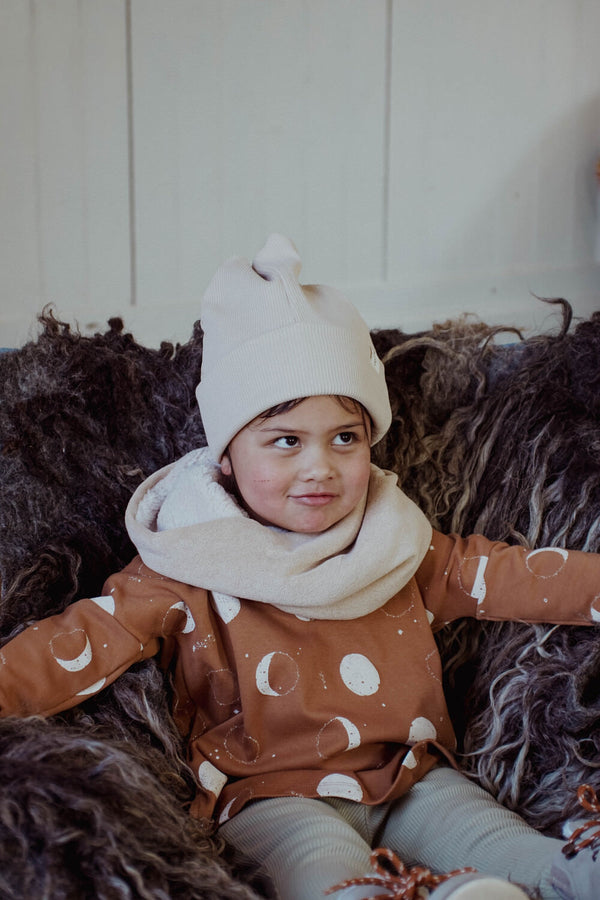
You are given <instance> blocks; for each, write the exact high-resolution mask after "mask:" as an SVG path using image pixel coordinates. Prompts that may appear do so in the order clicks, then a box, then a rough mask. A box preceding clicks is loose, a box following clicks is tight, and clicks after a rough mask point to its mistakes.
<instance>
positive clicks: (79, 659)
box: [50, 629, 92, 672]
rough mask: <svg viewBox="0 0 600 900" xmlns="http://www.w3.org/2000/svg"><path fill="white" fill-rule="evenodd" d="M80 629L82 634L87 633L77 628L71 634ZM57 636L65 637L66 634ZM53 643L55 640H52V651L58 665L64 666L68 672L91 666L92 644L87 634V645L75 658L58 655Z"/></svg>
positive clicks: (79, 670)
mask: <svg viewBox="0 0 600 900" xmlns="http://www.w3.org/2000/svg"><path fill="white" fill-rule="evenodd" d="M78 631H79V632H81V633H82V634H85V632H83V631H82V629H76V630H75V631H73V632H71V634H76V633H77V632H78ZM56 637H57V638H64V634H59V635H57V636H56ZM52 644H53V641H51V642H50V652H51V653H52V656H53V657H54V659H55V660H56V662H57V663H58V665H59V666H62V668H63V669H66V671H67V672H81V671H82V669H85V668H86V666H89V664H90V663H91V661H92V645H91V644H90V639H89V637H88V636H87V634H86V635H85V647H84V648H83V650H82V651H81V653H80V654H79V655H78V656H75V657H73V659H63V658H62V657H60V656H57V655H56V653H55V652H54V648H53V646H52Z"/></svg>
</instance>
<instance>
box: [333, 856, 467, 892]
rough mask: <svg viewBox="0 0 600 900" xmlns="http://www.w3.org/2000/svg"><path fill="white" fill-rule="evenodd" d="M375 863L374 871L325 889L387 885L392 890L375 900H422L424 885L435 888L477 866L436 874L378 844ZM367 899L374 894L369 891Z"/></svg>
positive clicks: (373, 865)
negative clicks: (411, 863) (406, 864)
mask: <svg viewBox="0 0 600 900" xmlns="http://www.w3.org/2000/svg"><path fill="white" fill-rule="evenodd" d="M370 862H371V866H372V867H373V869H374V872H373V874H372V875H364V876H362V877H361V878H349V879H348V880H347V881H342V882H341V883H340V884H336V885H335V886H334V887H332V888H329V890H328V891H325V893H326V894H333V893H334V892H335V891H341V890H343V888H347V887H351V886H353V885H365V887H366V886H367V885H373V886H375V885H376V886H377V887H384V888H386V889H387V890H388V893H387V894H378V895H377V897H376V898H373V900H419V898H420V897H422V894H421V893H419V891H420V889H421V888H427V889H428V890H431V889H432V888H435V887H437V886H438V884H442V882H444V881H447V880H448V879H449V878H454V877H455V875H464V874H465V873H466V872H475V871H476V870H475V869H470V868H465V869H456V870H455V871H454V872H448V874H447V875H434V874H433V872H431V871H430V870H429V869H427V868H425V866H412V867H411V868H408V867H407V866H405V865H404V863H403V862H402V860H401V859H399V858H398V857H397V856H396V854H395V853H394V852H393V851H392V850H386V849H385V848H382V847H380V848H378V849H377V850H373V852H372V853H371V857H370ZM365 900H370V897H369V896H368V895H367V894H366V893H365Z"/></svg>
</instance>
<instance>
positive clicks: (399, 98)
mask: <svg viewBox="0 0 600 900" xmlns="http://www.w3.org/2000/svg"><path fill="white" fill-rule="evenodd" d="M393 21H394V35H393V73H392V135H391V154H390V155H391V179H390V182H391V188H390V210H391V218H390V237H389V255H390V269H389V272H390V279H391V280H392V281H401V280H403V279H406V278H407V277H408V278H409V279H411V280H413V281H414V282H415V283H417V284H418V283H419V281H424V280H427V279H438V280H439V279H443V278H444V277H448V276H451V277H452V276H456V275H461V276H465V277H468V276H469V275H472V274H474V275H479V274H480V273H482V272H490V273H493V275H492V278H493V277H496V276H497V273H498V272H502V271H504V272H506V273H508V274H510V273H511V272H514V271H519V270H525V269H532V270H535V269H544V268H546V267H556V268H560V267H567V266H573V265H574V264H577V263H579V262H586V261H587V262H590V261H591V247H592V244H593V238H594V232H595V224H596V223H595V216H594V211H593V198H594V193H595V182H594V165H595V155H596V154H597V153H598V150H599V149H600V145H599V142H598V138H600V119H599V117H598V111H599V106H598V97H599V92H600V56H599V54H598V52H597V48H596V47H594V46H593V45H592V42H591V38H590V35H591V34H595V35H596V36H597V34H598V29H599V27H600V6H598V4H595V3H592V2H588V3H573V2H570V0H531V2H529V3H526V4H524V3H522V2H521V0H506V2H504V3H502V4H493V3H481V2H479V0H460V2H454V3H445V2H441V0H422V2H420V3H418V4H413V3H410V2H406V0H394V20H393ZM406 122H410V123H411V127H410V128H407V127H406Z"/></svg>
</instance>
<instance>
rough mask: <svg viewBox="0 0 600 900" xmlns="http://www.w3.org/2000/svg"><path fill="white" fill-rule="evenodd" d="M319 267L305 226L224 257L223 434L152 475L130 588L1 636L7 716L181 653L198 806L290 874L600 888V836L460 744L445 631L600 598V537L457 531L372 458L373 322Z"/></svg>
mask: <svg viewBox="0 0 600 900" xmlns="http://www.w3.org/2000/svg"><path fill="white" fill-rule="evenodd" d="M299 272H300V259H299V257H298V255H297V253H296V250H295V248H294V247H293V245H292V244H291V243H290V242H289V241H288V240H287V239H285V238H283V237H281V236H279V235H272V236H271V237H270V238H269V240H268V241H267V243H266V245H265V247H264V248H263V249H262V250H261V252H260V253H259V254H257V256H256V257H255V259H254V262H253V264H252V265H250V263H248V262H247V261H245V260H242V259H237V258H235V259H231V260H229V261H227V262H226V263H225V264H224V265H223V266H222V267H221V268H220V269H219V270H218V271H217V273H216V275H215V278H214V279H213V281H212V283H211V284H210V286H209V288H208V290H207V293H206V295H205V298H204V302H203V307H202V323H203V327H204V332H205V337H204V350H203V363H202V378H201V382H200V384H199V386H198V390H197V396H198V401H199V404H200V409H201V413H202V418H203V423H204V426H205V430H206V436H207V441H208V447H207V448H202V449H199V450H195V451H192V452H191V453H189V454H187V455H186V456H185V457H183V459H181V460H179V461H178V462H176V463H174V464H173V465H171V466H167V467H166V468H165V469H162V470H161V471H159V472H157V473H155V474H154V475H152V476H151V477H150V478H148V479H147V480H146V481H145V482H144V484H142V485H141V486H140V487H139V488H138V490H137V491H136V492H135V494H134V495H133V497H132V499H131V501H130V504H129V506H128V509H127V514H126V522H127V527H128V530H129V533H130V536H131V538H132V540H133V542H134V543H135V545H136V547H137V549H138V551H139V556H138V557H136V559H134V560H133V562H132V563H131V564H130V565H129V566H128V567H127V568H126V569H125V570H124V571H123V572H121V573H119V574H118V575H115V576H113V577H111V578H110V579H109V580H108V582H107V584H106V587H105V595H104V596H102V597H96V598H93V599H84V600H80V601H78V602H77V603H74V604H72V605H71V606H70V607H68V608H67V609H66V610H65V612H64V613H62V614H61V615H59V616H54V617H51V618H48V619H45V620H42V621H40V622H37V623H35V624H34V625H32V626H30V627H29V628H28V629H27V630H25V631H24V632H22V633H21V634H20V635H18V636H17V637H15V638H14V639H13V640H12V641H10V642H9V643H8V644H6V645H5V646H4V648H3V649H2V650H1V651H0V715H15V714H16V715H28V714H41V715H45V716H49V715H52V714H53V713H56V712H58V711H60V710H64V709H66V708H68V707H70V706H74V705H76V704H77V703H79V702H80V701H82V700H83V699H84V698H85V697H88V696H90V695H91V694H94V693H97V692H98V691H100V690H101V689H102V688H103V686H104V685H105V684H108V683H109V682H111V681H114V680H115V679H116V678H117V677H118V676H119V675H120V674H121V673H122V672H124V671H125V670H126V669H127V668H128V667H129V666H131V665H132V664H133V663H134V662H136V661H138V660H140V659H144V658H147V657H150V656H154V655H155V654H160V661H161V664H162V666H163V667H164V669H165V670H166V671H168V672H169V673H170V676H171V679H172V684H173V715H174V717H175V720H176V722H177V725H178V727H179V729H180V730H181V732H182V734H183V735H184V736H185V738H186V740H187V744H188V748H189V762H190V766H191V768H192V769H193V771H194V773H195V774H196V776H197V780H198V791H197V796H196V799H195V802H194V804H193V807H192V814H193V815H195V816H197V817H199V818H200V819H204V820H206V822H207V825H209V824H210V823H214V826H215V827H218V828H219V830H220V833H221V835H222V836H223V837H224V839H225V840H226V841H227V842H228V843H229V844H230V845H231V847H232V848H233V849H234V851H235V853H236V856H237V859H238V860H239V861H240V862H244V863H251V864H253V865H254V866H255V868H256V869H257V870H258V871H259V872H260V873H261V875H262V876H263V877H264V879H265V884H267V885H268V889H269V891H270V892H271V894H270V895H274V896H277V897H280V898H282V900H304V898H306V900H314V898H318V897H325V896H326V895H330V896H332V897H335V898H338V900H342V898H343V900H354V898H356V900H361V898H365V897H371V896H388V897H396V898H406V900H411V898H414V897H417V896H419V897H422V896H426V895H428V896H430V897H431V898H432V900H434V898H435V900H444V898H452V900H468V898H475V897H483V898H486V900H511V898H515V900H516V898H522V897H524V896H526V895H525V894H524V893H523V891H522V890H521V889H520V888H519V887H517V886H516V884H521V885H524V886H526V888H527V889H531V890H535V889H539V891H540V892H541V896H543V897H544V898H551V897H562V898H567V900H575V898H577V900H593V898H596V897H597V896H599V895H600V863H596V860H595V850H594V846H593V844H592V845H591V846H589V847H585V848H581V847H580V846H579V844H577V842H576V840H573V841H572V842H571V843H570V844H569V846H568V848H567V849H568V852H569V853H570V855H569V856H567V855H566V854H565V853H564V852H563V845H562V842H560V841H558V840H555V839H552V838H548V837H545V836H543V835H541V834H539V833H538V832H536V831H535V830H533V829H532V828H530V827H529V826H528V825H527V824H526V823H525V822H524V821H523V820H521V819H520V818H519V817H518V816H517V815H515V814H514V813H512V812H510V811H508V810H506V809H504V808H503V807H502V806H500V805H499V804H497V803H496V802H495V801H494V800H493V798H492V797H491V796H490V795H489V794H487V793H486V792H485V791H483V790H482V789H481V788H479V787H478V786H477V785H476V784H474V783H473V782H471V781H469V780H468V779H467V778H466V777H464V776H463V775H461V774H460V773H459V772H458V771H457V770H456V768H455V767H454V764H453V756H452V754H453V750H454V748H455V738H454V734H453V730H452V725H451V722H450V719H449V716H448V711H447V708H446V704H445V700H444V696H443V691H442V681H441V662H440V658H439V655H438V652H437V649H436V644H435V641H434V637H433V632H434V630H435V629H436V628H439V627H441V626H442V625H443V624H445V623H446V622H448V621H451V620H453V619H456V618H458V617H461V616H476V617H480V618H489V619H510V618H518V619H520V620H525V621H529V622H554V623H569V624H583V623H592V622H594V621H597V620H598V618H599V617H600V603H599V602H598V596H599V589H598V582H599V581H600V559H599V558H598V557H597V556H596V555H593V554H586V553H581V552H575V551H569V552H567V551H565V550H557V549H556V548H550V549H542V550H534V551H532V552H528V551H526V550H524V549H522V548H520V547H510V546H508V545H506V544H503V543H492V542H490V541H487V540H486V539H485V538H483V537H480V536H474V537H470V538H468V539H461V538H459V537H457V536H451V537H445V536H443V535H441V534H439V533H437V532H432V529H431V527H430V525H429V523H428V522H427V521H426V519H425V517H424V516H423V515H422V513H421V512H420V511H419V510H418V509H417V507H416V506H415V505H414V504H413V503H412V502H411V501H410V500H409V499H408V498H407V497H406V496H405V495H404V494H403V493H402V492H401V491H400V489H399V488H398V486H397V483H396V477H395V476H394V475H392V474H391V473H389V472H383V471H381V470H379V469H377V468H376V467H374V466H373V465H371V463H370V447H371V446H372V445H373V444H374V443H376V442H377V441H378V440H379V439H380V438H381V437H383V435H384V434H385V432H386V430H387V429H388V427H389V425H390V421H391V411H390V406H389V400H388V395H387V390H386V384H385V378H384V372H383V366H382V364H381V362H380V360H379V359H378V358H377V355H376V353H375V350H374V348H373V345H372V342H371V339H370V335H369V331H368V329H367V326H366V325H365V323H364V322H363V321H362V319H361V318H360V316H359V315H358V313H357V312H356V310H355V309H354V308H353V307H352V306H351V305H350V304H349V303H348V301H346V300H345V299H344V298H343V297H341V296H340V295H339V294H338V293H337V292H336V291H334V290H333V289H331V288H328V287H323V286H303V285H301V284H300V283H299V280H298V278H299ZM380 846H383V847H386V848H388V849H387V850H385V851H377V852H376V853H375V855H374V856H372V854H371V851H372V849H373V848H374V847H375V848H376V847H380ZM395 854H398V857H396V855H395ZM401 860H402V861H401ZM371 863H374V864H375V869H376V870H375V871H374V872H373V871H372V870H371ZM417 863H418V864H419V865H418V866H417V865H415V866H414V867H413V868H412V869H408V868H406V867H405V865H408V864H410V865H412V864H417ZM425 866H427V867H429V868H424V867H425ZM467 867H474V868H475V869H476V870H477V873H476V872H473V871H466V869H467ZM430 870H431V871H430ZM432 871H433V872H437V873H440V874H438V875H433V874H432ZM443 873H447V874H443ZM511 882H512V883H511ZM427 891H430V893H429V894H427Z"/></svg>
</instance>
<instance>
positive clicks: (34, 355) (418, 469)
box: [0, 303, 600, 900]
mask: <svg viewBox="0 0 600 900" xmlns="http://www.w3.org/2000/svg"><path fill="white" fill-rule="evenodd" d="M559 312H560V313H562V315H559V317H558V326H557V328H556V330H555V331H554V332H553V333H551V334H547V335H543V336H540V337H536V338H530V339H529V340H526V341H521V340H520V339H519V337H518V335H513V336H512V338H513V339H514V341H515V343H513V344H510V345H501V344H499V343H498V342H497V333H498V332H499V331H502V329H498V328H493V327H489V326H487V325H485V324H482V323H478V322H471V321H469V320H460V321H454V322H448V323H446V324H444V325H439V326H436V327H435V328H434V329H432V330H431V331H429V332H426V333H423V334H419V335H408V334H405V333H403V332H401V331H393V330H385V331H379V332H375V333H374V335H373V337H374V340H375V343H376V345H377V348H378V350H379V352H380V354H381V355H382V356H383V357H384V358H385V361H386V371H387V376H388V385H389V389H390V396H391V399H392V407H393V412H394V421H393V425H392V428H391V430H390V433H389V434H388V436H387V437H386V438H385V440H384V441H383V442H382V443H381V444H380V445H379V446H378V447H377V448H376V460H375V461H376V462H377V463H378V464H380V465H383V466H385V467H387V468H392V469H394V470H395V471H397V472H398V474H399V476H400V480H401V483H402V484H403V487H404V489H405V490H406V491H407V493H408V494H409V495H411V496H412V497H413V498H414V499H415V500H416V501H417V502H418V503H419V504H420V505H421V507H422V508H423V510H424V511H425V513H426V514H427V515H428V516H429V517H430V519H431V521H432V523H433V524H434V525H435V526H436V527H438V528H440V529H441V530H443V531H458V532H461V533H463V534H466V533H468V532H472V531H480V532H482V533H484V534H486V535H487V536H488V537H491V538H497V539H503V540H509V541H512V542H520V543H527V544H529V545H531V546H541V545H544V544H555V545H561V546H566V547H571V548H578V549H586V550H594V551H595V550H600V390H599V382H600V314H599V315H594V316H592V318H591V319H590V320H587V321H582V322H579V323H577V324H576V325H575V326H574V327H573V325H572V323H571V314H570V308H569V307H568V304H566V303H562V305H561V307H560V310H559ZM41 325H42V330H41V333H40V335H39V337H38V338H37V340H35V341H33V342H31V343H29V344H27V345H26V346H25V347H23V348H21V349H19V350H17V351H13V352H10V353H6V354H0V385H1V387H0V398H1V401H0V445H1V448H2V452H1V454H0V477H1V478H2V484H3V491H2V493H1V495H0V531H1V534H2V540H1V541H0V578H1V581H2V597H1V603H0V640H5V639H7V638H8V637H9V636H11V635H12V634H14V633H16V632H17V631H18V630H20V629H21V628H22V627H23V626H24V625H25V624H26V623H27V622H29V621H31V620H32V619H34V618H38V617H41V616H44V615H48V614H50V613H52V612H55V611H57V610H60V609H62V608H64V606H65V605H67V604H68V603H69V602H70V601H71V600H72V599H73V598H75V597H77V596H82V595H86V596H89V595H92V596H93V595H95V594H97V593H99V592H100V590H101V588H102V584H103V581H104V579H105V577H106V576H107V575H108V574H110V572H112V571H115V570H118V569H119V568H121V567H122V566H123V565H124V564H125V563H126V562H127V561H128V560H129V559H130V557H131V556H132V555H133V553H134V550H133V547H132V546H131V545H130V543H129V541H128V538H127V535H126V533H125V530H124V526H123V511H124V508H125V505H126V503H127V500H128V498H129V496H130V494H131V492H132V491H133V490H134V489H135V487H136V486H137V485H138V484H139V483H140V482H141V481H142V480H143V478H145V477H146V476H147V475H148V474H150V473H151V472H152V471H154V470H155V469H157V468H159V467H160V466H162V465H165V464H166V463H168V462H170V461H172V460H174V459H176V458H178V457H179V456H181V455H183V454H184V453H186V452H187V451H188V450H190V449H192V448H193V447H196V446H198V445H199V444H202V443H204V434H203V431H202V423H201V421H200V415H199V412H198V410H197V406H196V401H195V396H194V389H195V386H196V384H197V381H198V378H199V372H200V362H201V357H202V334H201V331H200V328H199V327H198V326H196V328H195V330H194V333H193V335H192V337H191V338H190V340H189V341H188V342H187V343H186V344H184V345H181V346H177V347H173V346H171V345H170V344H163V345H162V346H161V348H160V349H159V350H151V349H148V348H146V347H143V346H141V345H140V344H138V343H137V342H136V341H135V340H134V339H133V338H132V337H131V336H130V335H128V334H126V333H125V332H124V331H123V326H122V323H121V322H120V320H111V322H110V323H109V329H108V330H107V332H106V333H105V334H98V335H95V336H93V337H83V336H81V335H80V334H79V333H77V331H76V330H74V329H72V328H71V327H70V326H69V325H67V324H64V323H61V322H58V321H57V320H56V319H55V318H53V316H52V315H51V314H49V313H48V314H46V315H45V316H43V317H42V320H41ZM599 638H600V635H599V633H598V631H597V629H596V628H589V629H587V628H575V627H562V628H551V627H545V626H526V625H519V624H511V623H483V624H482V623H474V622H471V621H465V622H462V623H460V624H458V625H455V626H451V627H448V628H447V629H445V631H444V632H442V634H441V635H440V647H441V649H442V653H443V656H444V660H445V665H446V679H447V687H448V691H449V695H450V701H451V709H452V712H453V716H454V720H455V723H456V727H457V730H458V732H459V735H460V738H461V743H462V749H463V751H464V756H463V757H462V764H463V765H464V768H465V769H466V770H467V771H468V772H470V773H472V774H473V776H474V777H475V778H477V779H478V780H479V781H480V782H481V783H482V784H483V785H484V786H485V787H487V788H488V789H489V790H491V791H492V792H493V793H494V794H495V795H496V796H498V797H499V799H500V800H502V801H503V802H504V803H506V804H507V805H509V806H511V807H512V808H514V809H516V810H517V811H519V812H520V813H521V815H523V816H524V817H525V818H526V819H528V820H529V821H530V822H532V824H534V825H535V826H536V827H538V828H540V829H542V830H544V831H547V832H548V833H560V828H561V824H562V822H563V821H564V819H565V818H566V817H567V816H569V815H572V814H575V813H576V812H577V802H576V798H575V791H576V788H577V786H578V785H579V784H580V783H582V782H583V781H587V782H589V783H591V784H593V785H594V786H595V787H596V788H600V773H599V768H600V753H599V748H600V678H599V676H600V640H599ZM17 770H18V771H19V772H20V773H22V775H21V776H20V777H19V778H17V779H15V777H14V775H15V771H17ZM67 775H68V777H67ZM90 781H91V782H93V784H94V789H93V790H91V791H90V790H88V787H89V783H90ZM192 793H193V781H192V776H191V773H190V772H189V770H188V769H187V767H186V764H185V760H184V758H183V749H182V747H181V743H180V740H179V736H178V734H177V732H176V729H175V728H174V726H173V723H172V720H171V717H170V715H169V712H168V688H167V687H166V685H165V683H164V680H163V677H162V674H161V673H160V671H159V670H158V668H157V666H156V664H155V663H154V662H153V661H150V662H147V663H144V664H142V665H140V666H137V667H134V669H132V670H131V671H130V672H128V673H126V674H125V675H123V676H121V678H119V679H118V681H117V682H116V683H115V684H114V685H113V686H112V687H110V688H109V689H107V690H106V691H104V692H102V694H100V695H98V696H97V697H96V698H93V699H91V700H88V701H86V702H85V703H83V704H82V705H81V706H80V707H78V708H77V709H75V710H73V711H72V712H70V713H68V714H65V715H63V716H60V717H55V718H54V719H53V720H51V721H50V722H43V721H42V720H39V719H30V720H22V721H18V720H14V719H11V720H0V895H1V896H2V897H7V898H11V900H12V898H19V900H21V898H22V897H30V896H31V897H32V896H36V897H37V898H52V900H55V898H69V900H70V898H79V897H82V896H94V897H99V898H103V900H104V898H107V900H108V898H149V900H159V898H160V900H162V898H170V897H173V898H175V897H182V898H183V897H186V898H192V900H193V898H195V897H207V898H212V897H217V896H218V897H224V898H226V897H231V898H234V897H251V896H252V892H251V890H250V888H248V887H246V886H245V885H244V884H243V883H242V882H243V879H242V878H236V877H234V876H233V875H232V874H231V873H230V872H229V870H228V869H227V867H226V865H225V863H224V861H223V858H222V856H221V854H220V849H221V848H220V847H218V846H216V845H215V844H213V843H212V842H210V841H209V840H208V839H207V838H206V837H205V836H203V835H201V834H199V833H198V832H197V830H196V829H195V828H194V826H193V823H190V822H189V820H188V817H187V814H186V812H185V810H186V806H187V804H188V803H189V801H190V798H191V796H192ZM142 795H143V796H144V798H145V799H144V802H141V797H142ZM148 798H150V799H148ZM124 830H125V831H126V832H127V840H125V839H124Z"/></svg>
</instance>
